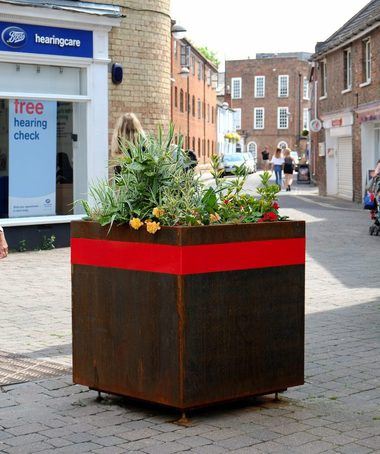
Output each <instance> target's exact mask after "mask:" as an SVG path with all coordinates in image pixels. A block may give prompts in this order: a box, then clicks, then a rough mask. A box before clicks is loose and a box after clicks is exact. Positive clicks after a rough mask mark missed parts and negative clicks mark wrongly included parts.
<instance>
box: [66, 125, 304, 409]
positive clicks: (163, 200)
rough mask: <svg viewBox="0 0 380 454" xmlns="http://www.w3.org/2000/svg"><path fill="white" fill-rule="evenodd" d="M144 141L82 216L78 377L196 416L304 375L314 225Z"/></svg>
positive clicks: (267, 190) (267, 193)
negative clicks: (208, 181) (308, 244)
mask: <svg viewBox="0 0 380 454" xmlns="http://www.w3.org/2000/svg"><path fill="white" fill-rule="evenodd" d="M172 138H173V130H172V129H171V130H170V132H169V136H168V137H167V138H163V136H162V134H161V132H160V133H159V135H158V138H157V139H155V138H153V137H148V138H140V140H139V142H138V143H137V144H136V145H134V144H132V143H127V144H125V145H124V147H123V156H122V158H121V159H120V162H118V165H119V166H120V171H119V172H118V173H117V174H116V175H115V176H114V177H113V178H112V179H111V181H110V182H102V183H99V184H98V185H97V186H95V187H93V188H92V191H91V196H92V199H93V203H92V205H91V206H90V205H89V204H88V203H87V202H84V206H85V209H86V212H87V215H88V220H87V221H77V222H73V224H72V264H73V267H72V270H73V274H72V278H73V375H74V382H75V383H80V384H83V385H87V386H89V387H90V388H92V389H96V390H98V391H104V392H110V393H115V394H121V395H125V396H129V397H133V398H138V399H143V400H147V401H151V402H155V403H160V404H165V405H169V406H172V407H175V408H178V409H180V410H182V411H185V410H187V409H190V408H196V407H200V406H205V405H209V404H212V403H216V402H222V401H228V400H234V399H238V398H243V397H247V396H252V395H257V394H266V393H271V392H277V391H280V390H284V389H286V388H287V387H289V386H295V385H299V384H302V383H303V369H304V353H303V352H304V262H305V238H304V236H305V225H304V223H303V222H294V221H288V220H286V219H285V218H283V217H281V216H280V215H279V212H278V210H279V206H278V202H277V193H278V187H277V186H276V185H271V184H270V183H269V174H267V173H265V174H263V176H262V185H261V187H260V188H259V189H258V197H254V196H252V195H250V194H247V193H246V192H245V191H244V190H243V186H244V182H245V179H246V173H245V171H244V170H243V169H239V170H238V171H237V174H236V178H235V179H233V180H229V181H225V180H223V179H221V178H220V172H219V171H218V159H217V158H213V162H212V164H213V176H214V182H213V184H212V185H211V186H210V187H206V186H204V185H203V184H202V182H201V181H200V180H199V178H198V177H197V176H196V175H195V173H194V172H193V171H192V170H191V169H190V170H189V168H188V166H187V161H186V159H187V158H186V156H185V155H184V154H183V153H182V152H181V144H179V145H178V146H176V145H174V144H172Z"/></svg>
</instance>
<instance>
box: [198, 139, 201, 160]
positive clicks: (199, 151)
mask: <svg viewBox="0 0 380 454" xmlns="http://www.w3.org/2000/svg"><path fill="white" fill-rule="evenodd" d="M200 155H201V139H198V156H200Z"/></svg>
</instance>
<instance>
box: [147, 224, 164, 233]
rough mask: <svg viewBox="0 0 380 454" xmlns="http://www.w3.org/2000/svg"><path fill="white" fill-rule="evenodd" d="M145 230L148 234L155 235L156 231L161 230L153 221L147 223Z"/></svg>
mask: <svg viewBox="0 0 380 454" xmlns="http://www.w3.org/2000/svg"><path fill="white" fill-rule="evenodd" d="M146 230H147V231H148V233H152V234H155V233H156V232H157V230H161V227H160V223H159V222H154V221H151V222H147V223H146Z"/></svg>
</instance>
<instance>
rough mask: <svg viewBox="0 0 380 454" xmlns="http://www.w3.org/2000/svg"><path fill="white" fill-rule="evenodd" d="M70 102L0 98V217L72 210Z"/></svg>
mask: <svg viewBox="0 0 380 454" xmlns="http://www.w3.org/2000/svg"><path fill="white" fill-rule="evenodd" d="M74 106H75V104H74V103H71V102H57V101H45V100H33V101H32V100H20V99H11V100H6V99H0V218H8V217H9V218H20V217H36V216H54V215H68V214H73V201H74V198H80V197H74V184H75V183H76V185H77V187H78V186H80V183H79V182H78V181H75V175H77V176H78V177H79V176H80V173H81V172H82V171H83V169H76V160H78V159H79V160H80V159H81V158H80V157H76V156H75V154H74V144H75V141H76V140H78V138H77V136H76V135H74V132H73V131H74V120H73V119H74V110H75V108H74ZM76 110H77V111H78V112H79V110H80V109H76ZM79 116H80V115H79V114H78V113H77V117H78V118H79ZM78 162H79V161H78ZM82 164H83V166H84V167H85V162H83V163H82ZM75 195H78V191H77V192H76V194H75Z"/></svg>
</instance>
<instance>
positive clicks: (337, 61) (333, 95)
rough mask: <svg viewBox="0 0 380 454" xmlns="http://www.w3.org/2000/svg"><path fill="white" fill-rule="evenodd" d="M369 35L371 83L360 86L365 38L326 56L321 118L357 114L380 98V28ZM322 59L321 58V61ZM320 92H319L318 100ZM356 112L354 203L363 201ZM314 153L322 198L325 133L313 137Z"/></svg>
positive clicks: (354, 133) (324, 185)
mask: <svg viewBox="0 0 380 454" xmlns="http://www.w3.org/2000/svg"><path fill="white" fill-rule="evenodd" d="M367 36H370V38H371V50H372V52H371V53H372V59H371V61H372V74H371V84H369V85H367V86H363V87H360V84H361V83H362V82H363V64H362V61H363V54H362V39H363V38H364V37H361V38H360V39H356V40H355V41H353V42H352V43H351V44H348V45H347V46H344V47H343V48H341V49H338V50H336V51H334V52H331V53H330V54H327V55H325V56H324V59H325V60H326V63H327V98H326V99H319V100H318V112H319V115H324V114H331V113H334V112H339V111H342V110H346V111H354V110H355V109H356V108H357V107H360V106H362V105H365V104H368V103H370V102H373V101H379V99H380V28H379V27H378V28H377V29H375V30H374V31H372V32H371V33H370V34H368V35H367ZM348 47H351V56H352V90H351V91H350V92H348V93H342V91H343V90H344V61H343V51H344V49H345V48H348ZM321 59H323V57H321V58H318V61H317V65H318V62H319V61H320V60H321ZM315 78H316V80H318V79H320V70H319V69H318V68H317V71H316V77H315ZM320 95H321V93H320V90H319V93H318V97H320ZM360 129H361V128H360V124H359V123H358V120H357V115H356V114H355V113H354V125H353V128H352V130H353V139H352V147H353V180H354V181H353V187H354V200H355V201H357V202H360V201H361V199H362V174H361V130H360ZM312 137H313V153H316V156H317V167H316V180H317V182H318V184H319V186H320V192H321V194H322V195H324V194H325V193H326V190H325V188H326V165H325V158H324V157H323V158H321V157H318V149H317V146H318V142H322V141H324V132H323V131H322V132H321V133H320V134H313V135H312Z"/></svg>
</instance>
